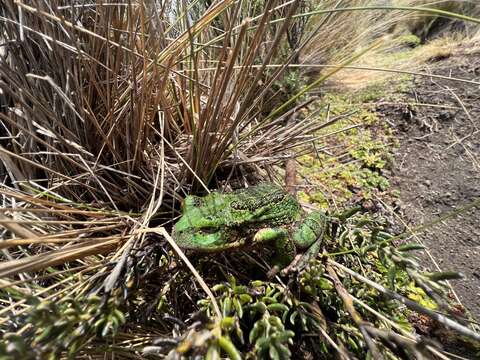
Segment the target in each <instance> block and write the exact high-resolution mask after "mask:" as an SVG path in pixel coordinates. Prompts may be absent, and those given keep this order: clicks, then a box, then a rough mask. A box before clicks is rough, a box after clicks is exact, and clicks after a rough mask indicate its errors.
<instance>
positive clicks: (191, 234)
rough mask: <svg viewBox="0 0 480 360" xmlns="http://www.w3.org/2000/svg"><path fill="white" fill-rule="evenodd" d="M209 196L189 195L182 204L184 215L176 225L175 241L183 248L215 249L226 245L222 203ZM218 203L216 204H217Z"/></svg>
mask: <svg viewBox="0 0 480 360" xmlns="http://www.w3.org/2000/svg"><path fill="white" fill-rule="evenodd" d="M215 200H218V199H215V198H213V197H212V198H211V199H210V197H209V196H207V197H205V198H199V197H197V196H191V195H189V196H187V197H186V198H185V200H184V201H183V205H182V216H181V217H180V219H179V220H178V221H177V223H176V224H175V227H174V238H175V242H176V243H177V244H178V246H180V247H181V248H183V249H191V250H197V251H215V250H216V249H217V248H219V247H221V246H222V245H225V244H226V242H227V238H228V237H227V236H226V234H225V230H224V227H223V226H222V225H224V224H223V220H222V216H219V214H221V211H220V212H219V207H220V208H221V205H222V204H220V203H217V204H215ZM215 205H216V206H215Z"/></svg>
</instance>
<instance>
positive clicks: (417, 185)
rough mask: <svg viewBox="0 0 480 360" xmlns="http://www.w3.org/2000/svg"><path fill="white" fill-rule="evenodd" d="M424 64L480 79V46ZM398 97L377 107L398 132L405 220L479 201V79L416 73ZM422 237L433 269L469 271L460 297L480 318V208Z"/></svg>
mask: <svg viewBox="0 0 480 360" xmlns="http://www.w3.org/2000/svg"><path fill="white" fill-rule="evenodd" d="M424 71H430V72H431V73H432V74H438V75H444V76H450V77H456V78H462V79H469V80H475V81H478V82H480V49H479V51H473V50H472V48H471V47H469V48H466V47H465V48H462V49H459V50H458V52H456V53H454V54H452V55H451V56H450V57H448V58H444V59H435V60H434V62H432V63H431V64H429V66H428V67H426V68H425V69H424ZM395 98H396V99H395V100H396V101H398V102H400V103H403V104H395V105H391V103H386V104H382V103H379V104H378V105H377V111H378V113H379V114H380V115H381V116H383V117H384V119H385V120H386V121H389V122H390V123H391V124H392V125H393V127H394V128H395V131H396V134H397V136H398V139H399V144H400V145H399V148H398V149H397V151H396V161H395V165H394V168H393V171H392V176H391V179H390V180H391V183H392V185H393V186H394V187H396V188H397V189H399V190H400V193H401V195H400V198H401V209H402V216H403V220H404V221H405V222H406V224H403V226H408V227H412V228H414V227H416V226H419V225H421V224H424V223H430V222H432V221H435V220H437V219H438V218H439V217H440V216H442V215H444V214H447V213H452V212H455V211H458V210H460V211H461V209H462V208H463V207H465V206H467V205H469V204H472V202H475V201H477V202H478V200H479V199H480V121H479V116H480V86H479V85H475V84H469V83H465V82H458V81H452V80H443V79H435V78H431V77H415V78H414V79H413V80H412V81H411V86H410V87H409V90H408V91H406V92H405V93H398V94H395ZM397 98H398V99H397ZM396 101H395V102H396ZM408 103H410V104H408ZM411 103H416V104H418V103H421V104H427V105H425V106H419V105H412V104H411ZM419 240H420V241H421V242H423V243H424V245H426V247H427V248H428V251H429V253H430V254H431V258H426V259H424V260H425V263H426V264H427V266H428V267H429V268H430V269H431V270H435V271H438V268H441V269H442V270H455V271H460V272H462V273H463V274H464V275H465V279H464V280H456V281H453V282H452V285H453V287H454V290H455V292H456V294H457V295H458V297H459V300H460V302H461V303H462V304H463V305H464V306H465V307H466V308H467V309H468V310H469V311H470V312H471V314H472V315H473V317H474V318H476V319H477V321H478V320H480V207H479V206H476V207H473V208H471V209H469V210H468V211H464V212H462V213H460V214H459V215H457V216H454V217H452V218H449V219H448V220H445V221H442V222H441V223H437V224H435V225H432V226H431V227H429V228H428V229H427V231H425V232H423V233H422V234H421V235H419ZM437 266H438V267H437Z"/></svg>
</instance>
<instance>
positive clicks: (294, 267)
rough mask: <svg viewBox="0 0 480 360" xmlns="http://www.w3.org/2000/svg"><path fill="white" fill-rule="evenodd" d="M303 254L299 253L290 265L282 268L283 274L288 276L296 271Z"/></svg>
mask: <svg viewBox="0 0 480 360" xmlns="http://www.w3.org/2000/svg"><path fill="white" fill-rule="evenodd" d="M302 257H303V254H298V255H296V256H295V259H293V261H292V262H291V263H290V265H288V266H287V267H286V268H285V269H283V270H282V272H281V274H282V275H283V276H286V275H288V274H291V273H293V272H296V271H297V269H298V263H299V261H300V260H301V259H302Z"/></svg>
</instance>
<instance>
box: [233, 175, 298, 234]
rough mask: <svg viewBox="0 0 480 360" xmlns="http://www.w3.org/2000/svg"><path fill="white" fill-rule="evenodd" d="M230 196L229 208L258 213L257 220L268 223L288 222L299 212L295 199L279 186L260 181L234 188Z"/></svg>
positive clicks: (293, 219)
mask: <svg viewBox="0 0 480 360" xmlns="http://www.w3.org/2000/svg"><path fill="white" fill-rule="evenodd" d="M230 195H231V196H232V202H231V208H232V209H233V210H234V211H235V210H237V211H248V212H250V213H252V214H253V213H255V212H258V213H259V217H258V220H259V222H265V223H268V224H270V225H282V224H288V223H291V222H293V221H295V220H296V219H298V216H299V214H300V205H299V204H298V202H297V200H296V199H295V198H294V197H293V196H292V195H290V194H289V193H287V192H286V191H285V190H283V189H282V188H281V187H280V186H277V185H275V184H271V183H262V184H259V185H256V186H252V187H249V188H247V189H241V190H236V191H234V192H233V193H231V194H230Z"/></svg>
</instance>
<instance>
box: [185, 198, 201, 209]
mask: <svg viewBox="0 0 480 360" xmlns="http://www.w3.org/2000/svg"><path fill="white" fill-rule="evenodd" d="M201 204H202V200H201V199H200V198H199V197H198V196H193V195H188V196H187V197H186V198H185V199H184V200H183V203H182V208H183V209H184V210H186V209H188V208H192V207H199V206H201Z"/></svg>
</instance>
